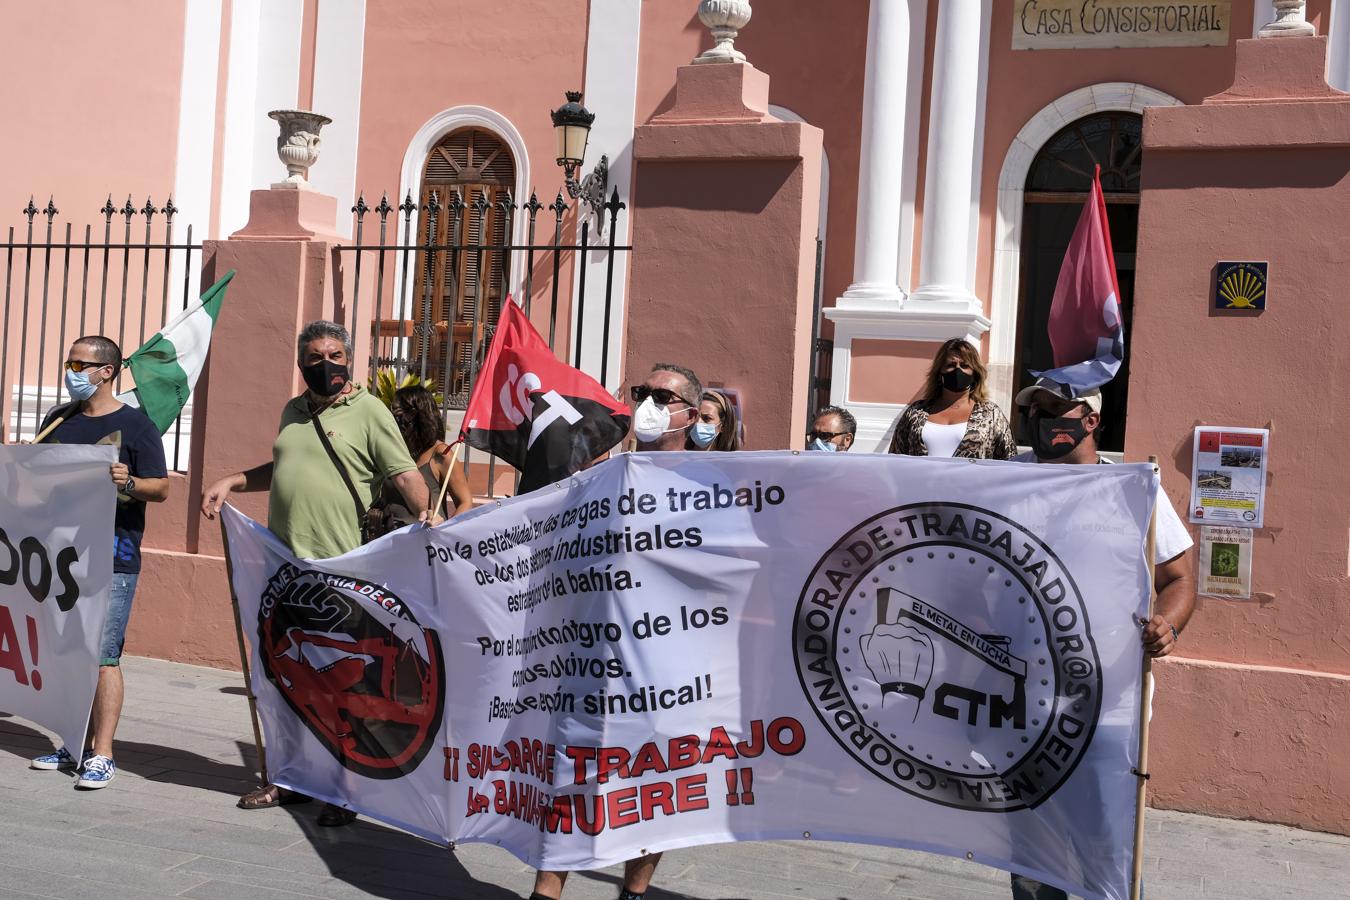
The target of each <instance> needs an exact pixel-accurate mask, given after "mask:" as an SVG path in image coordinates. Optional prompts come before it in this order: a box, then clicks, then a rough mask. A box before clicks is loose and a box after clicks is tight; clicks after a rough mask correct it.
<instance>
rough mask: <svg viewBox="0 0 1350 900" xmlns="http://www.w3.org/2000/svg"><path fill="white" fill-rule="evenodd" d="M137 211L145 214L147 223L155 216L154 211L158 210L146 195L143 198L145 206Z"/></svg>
mask: <svg viewBox="0 0 1350 900" xmlns="http://www.w3.org/2000/svg"><path fill="white" fill-rule="evenodd" d="M139 212H140V214H141V215H143V216H145V221H146V222H147V223H148V222H149V221H150V220H151V219H153V218H154V217H155V213H156V212H158V210H156V209H155V204H154V203H153V202H152V201H151V200H150V198H149V197H148V196H147V197H146V198H145V206H144V207H142V208H141V209H140V210H139Z"/></svg>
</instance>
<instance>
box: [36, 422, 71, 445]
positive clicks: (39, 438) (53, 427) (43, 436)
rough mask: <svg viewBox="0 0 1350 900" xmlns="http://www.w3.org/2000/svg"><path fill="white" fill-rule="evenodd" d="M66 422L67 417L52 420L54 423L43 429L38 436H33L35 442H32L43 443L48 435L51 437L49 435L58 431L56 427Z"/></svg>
mask: <svg viewBox="0 0 1350 900" xmlns="http://www.w3.org/2000/svg"><path fill="white" fill-rule="evenodd" d="M65 420H66V417H65V416H57V417H56V418H55V419H52V423H51V424H50V425H48V426H47V427H46V428H44V429H42V430H41V431H39V432H38V433H37V434H35V435H33V441H32V442H33V443H34V444H40V443H42V442H43V441H45V440H46V439H47V435H49V434H51V433H52V432H53V431H55V430H56V426H58V425H60V424H61V423H62V422H64V421H65Z"/></svg>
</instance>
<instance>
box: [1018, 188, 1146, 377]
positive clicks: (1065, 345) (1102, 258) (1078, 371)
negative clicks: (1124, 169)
mask: <svg viewBox="0 0 1350 900" xmlns="http://www.w3.org/2000/svg"><path fill="white" fill-rule="evenodd" d="M1101 173H1102V169H1101V166H1097V168H1096V171H1095V172H1094V173H1093V176H1092V191H1091V193H1090V194H1089V195H1088V199H1087V202H1086V203H1085V204H1083V212H1082V215H1080V216H1079V217H1078V225H1077V226H1076V227H1075V228H1074V231H1073V238H1072V239H1071V240H1070V241H1069V248H1068V250H1066V251H1065V253H1064V262H1063V264H1062V265H1061V266H1060V270H1059V280H1058V281H1057V282H1056V283H1055V297H1054V300H1052V301H1051V304H1050V321H1049V331H1050V346H1051V348H1052V349H1053V350H1054V355H1055V368H1053V369H1051V370H1050V371H1048V372H1032V373H1031V374H1032V375H1036V376H1038V377H1043V378H1049V379H1051V380H1052V381H1056V382H1059V383H1060V384H1063V385H1067V386H1068V387H1070V388H1073V389H1075V390H1077V391H1086V390H1091V389H1092V388H1097V387H1101V386H1102V385H1104V384H1106V383H1107V382H1108V381H1110V380H1111V379H1112V378H1114V377H1116V373H1117V372H1118V371H1120V364H1121V362H1122V361H1123V360H1124V359H1125V332H1124V329H1123V328H1122V325H1121V318H1120V288H1119V286H1118V285H1117V283H1116V261H1115V256H1114V254H1113V253H1112V252H1111V229H1110V225H1109V224H1108V222H1107V219H1106V198H1105V196H1103V194H1102V179H1101Z"/></svg>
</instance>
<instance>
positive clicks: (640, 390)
mask: <svg viewBox="0 0 1350 900" xmlns="http://www.w3.org/2000/svg"><path fill="white" fill-rule="evenodd" d="M648 397H651V398H652V399H653V400H655V401H656V402H657V403H659V404H661V405H662V406H669V405H670V404H672V403H675V402H677V401H678V402H680V403H683V404H684V405H685V406H693V405H694V404H692V403H690V402H689V401H688V400H686V399H684V398H683V397H681V396H680V395H679V394H677V393H675V392H674V391H668V390H666V389H665V388H649V387H647V386H646V385H645V384H639V385H635V386H634V387H633V402H634V403H641V402H642V401H644V400H646V399H647V398H648Z"/></svg>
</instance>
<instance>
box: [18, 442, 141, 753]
mask: <svg viewBox="0 0 1350 900" xmlns="http://www.w3.org/2000/svg"><path fill="white" fill-rule="evenodd" d="M116 461H117V449H116V448H115V447H109V446H75V445H66V446H34V447H28V446H17V447H16V446H7V447H0V712H5V713H10V714H12V715H16V716H22V717H24V718H25V719H29V720H30V721H33V722H36V723H38V724H39V725H41V726H43V727H44V728H49V729H51V730H52V731H54V732H56V733H57V734H58V735H59V736H60V738H61V740H62V742H63V743H64V744H65V745H66V746H67V747H71V748H72V749H73V748H76V747H82V746H84V733H85V727H86V725H87V723H88V721H89V708H90V706H91V705H92V704H93V702H94V688H95V686H96V685H97V683H98V663H99V647H100V643H101V639H102V635H103V620H104V618H105V617H106V616H107V614H108V586H109V584H110V583H111V581H112V565H113V543H114V538H113V519H114V516H115V514H116V504H117V490H116V488H115V487H114V486H113V482H112V478H111V477H109V474H108V468H109V466H111V465H112V464H113V463H114V462H116Z"/></svg>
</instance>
